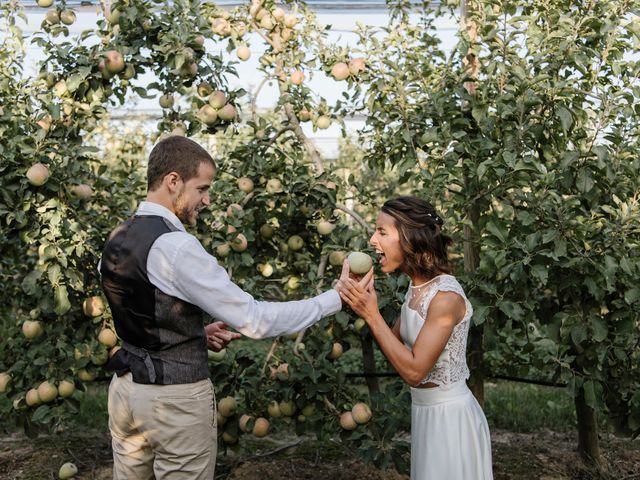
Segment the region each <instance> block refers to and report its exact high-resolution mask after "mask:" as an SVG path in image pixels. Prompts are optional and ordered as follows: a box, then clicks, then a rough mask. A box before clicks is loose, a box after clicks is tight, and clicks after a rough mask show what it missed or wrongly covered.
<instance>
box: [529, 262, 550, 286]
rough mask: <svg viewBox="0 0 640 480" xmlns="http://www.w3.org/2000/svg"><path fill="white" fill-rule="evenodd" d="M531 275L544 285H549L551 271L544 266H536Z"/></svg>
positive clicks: (532, 268)
mask: <svg viewBox="0 0 640 480" xmlns="http://www.w3.org/2000/svg"><path fill="white" fill-rule="evenodd" d="M531 274H532V275H533V276H534V277H535V278H537V279H538V280H540V282H541V283H542V285H546V284H547V280H548V278H549V270H548V269H547V267H545V266H544V265H534V266H533V267H531Z"/></svg>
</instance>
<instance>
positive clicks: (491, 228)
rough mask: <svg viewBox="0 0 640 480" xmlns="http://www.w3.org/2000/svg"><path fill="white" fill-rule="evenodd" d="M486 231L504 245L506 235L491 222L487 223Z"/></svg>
mask: <svg viewBox="0 0 640 480" xmlns="http://www.w3.org/2000/svg"><path fill="white" fill-rule="evenodd" d="M487 230H488V231H489V232H491V233H492V234H493V235H494V236H495V237H497V238H498V239H499V240H500V241H501V242H502V243H506V241H507V233H506V232H504V231H503V230H502V229H500V227H498V226H497V225H496V224H495V223H493V222H492V221H489V222H487Z"/></svg>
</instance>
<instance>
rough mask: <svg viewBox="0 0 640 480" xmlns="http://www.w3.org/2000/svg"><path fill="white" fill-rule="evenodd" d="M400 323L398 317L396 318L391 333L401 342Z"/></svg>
mask: <svg viewBox="0 0 640 480" xmlns="http://www.w3.org/2000/svg"><path fill="white" fill-rule="evenodd" d="M400 321H401V319H400V317H398V318H396V322H395V323H394V324H393V327H391V331H392V332H393V334H394V335H395V336H396V338H397V339H398V340H400V341H402V337H401V336H400Z"/></svg>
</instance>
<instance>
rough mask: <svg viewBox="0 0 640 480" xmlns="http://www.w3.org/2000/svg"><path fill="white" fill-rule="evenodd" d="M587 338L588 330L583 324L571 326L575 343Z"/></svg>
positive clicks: (577, 343)
mask: <svg viewBox="0 0 640 480" xmlns="http://www.w3.org/2000/svg"><path fill="white" fill-rule="evenodd" d="M586 339H587V331H586V330H585V327H584V326H583V325H574V326H573V327H572V328H571V341H572V342H573V343H574V345H580V344H581V343H582V342H584V341H585V340H586Z"/></svg>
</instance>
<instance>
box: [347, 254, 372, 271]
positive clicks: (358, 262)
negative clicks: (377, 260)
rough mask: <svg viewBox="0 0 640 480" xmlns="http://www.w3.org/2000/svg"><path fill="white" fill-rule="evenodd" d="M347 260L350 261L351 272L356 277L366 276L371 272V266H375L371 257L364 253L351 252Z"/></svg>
mask: <svg viewBox="0 0 640 480" xmlns="http://www.w3.org/2000/svg"><path fill="white" fill-rule="evenodd" d="M347 260H349V267H350V269H351V272H352V273H355V274H356V275H364V274H365V273H367V272H368V271H369V270H371V266H372V265H373V260H372V259H371V257H370V256H369V255H367V254H366V253H362V252H351V253H350V254H349V256H348V257H347Z"/></svg>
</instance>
